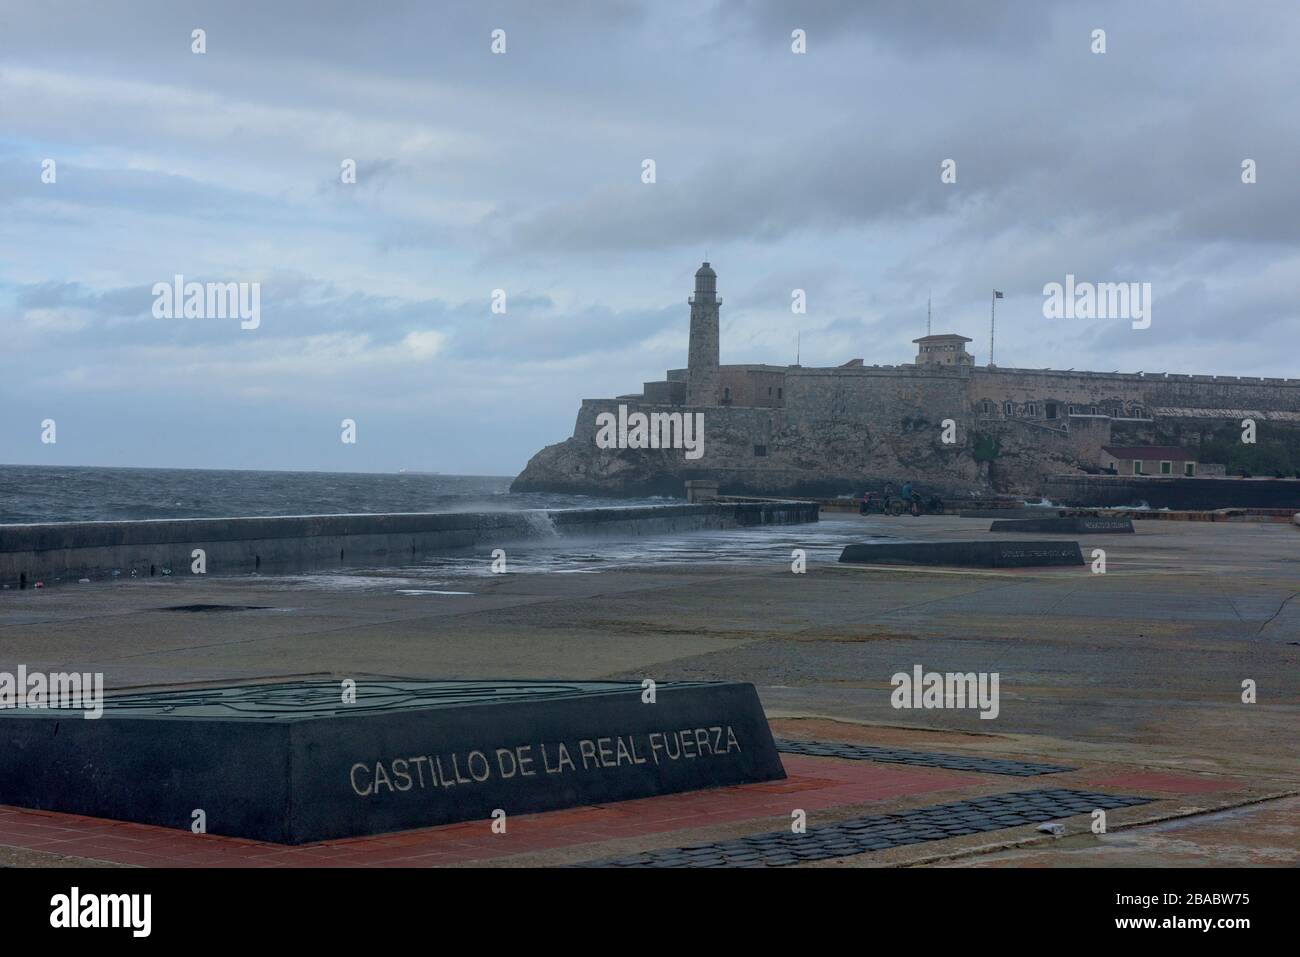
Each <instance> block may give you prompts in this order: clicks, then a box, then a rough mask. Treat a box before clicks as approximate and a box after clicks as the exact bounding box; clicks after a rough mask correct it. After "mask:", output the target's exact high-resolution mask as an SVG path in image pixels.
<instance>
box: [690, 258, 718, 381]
mask: <svg viewBox="0 0 1300 957" xmlns="http://www.w3.org/2000/svg"><path fill="white" fill-rule="evenodd" d="M687 302H689V303H690V304H691V345H690V350H689V351H688V353H687V359H686V369H687V372H686V404H687V405H717V404H718V378H719V376H718V362H719V357H718V307H720V306H721V305H722V300H721V299H719V298H718V274H717V273H716V272H714V271H713V267H712V266H710V265H709V264H708V263H707V262H706V263H705V264H704V265H703V266H701V267H700V268H699V269H698V270H696V272H695V295H693V296H691V298H690V299H688V300H687Z"/></svg>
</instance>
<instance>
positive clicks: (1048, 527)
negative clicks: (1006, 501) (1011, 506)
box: [989, 515, 1133, 535]
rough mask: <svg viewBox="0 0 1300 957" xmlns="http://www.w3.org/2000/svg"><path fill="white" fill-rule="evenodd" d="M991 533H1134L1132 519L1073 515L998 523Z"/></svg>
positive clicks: (993, 525) (990, 529)
mask: <svg viewBox="0 0 1300 957" xmlns="http://www.w3.org/2000/svg"><path fill="white" fill-rule="evenodd" d="M989 531H990V532H1046V533H1049V534H1050V533H1056V534H1060V535H1104V534H1115V533H1119V534H1123V533H1124V532H1130V533H1131V532H1132V531H1133V519H1131V518H1098V517H1096V516H1088V515H1073V516H1070V517H1067V518H1026V519H1015V520H1009V521H997V522H994V523H993V524H992V525H990V526H989Z"/></svg>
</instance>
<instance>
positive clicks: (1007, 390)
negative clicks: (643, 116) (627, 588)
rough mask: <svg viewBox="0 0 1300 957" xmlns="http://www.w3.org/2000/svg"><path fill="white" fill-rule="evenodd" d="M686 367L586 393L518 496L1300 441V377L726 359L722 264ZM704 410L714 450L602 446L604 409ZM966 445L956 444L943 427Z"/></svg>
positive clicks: (942, 482)
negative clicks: (1117, 450)
mask: <svg viewBox="0 0 1300 957" xmlns="http://www.w3.org/2000/svg"><path fill="white" fill-rule="evenodd" d="M688 302H689V304H690V308H691V312H690V346H689V353H688V358H687V367H686V368H685V369H672V370H669V371H668V373H667V375H666V377H665V378H664V379H662V380H659V381H654V382H646V383H644V386H643V389H642V391H641V392H640V393H637V394H633V395H621V396H617V397H615V398H612V399H584V400H583V401H582V407H581V409H580V410H579V412H578V419H577V424H576V425H575V427H574V431H573V436H572V437H571V438H569V439H567V440H565V441H564V442H561V443H558V444H556V445H551V446H547V447H546V448H544V449H542V450H541V451H540V452H538V453H537V454H536V455H535V456H533V458H532V460H531V461H529V463H528V465H527V467H526V468H525V469H524V471H523V472H522V473H521V474H520V475H519V477H518V478H517V479H516V480H515V482H514V485H513V486H512V487H513V489H514V490H516V491H563V492H579V493H583V494H590V495H612V496H625V495H629V496H632V495H670V496H681V495H682V494H683V485H684V482H685V481H687V480H690V479H704V480H711V481H717V482H718V483H719V486H720V491H721V492H722V493H723V494H755V495H815V496H831V495H841V494H847V493H858V492H861V491H862V490H864V489H866V488H879V487H882V486H883V485H884V484H885V483H894V484H895V485H900V484H901V483H902V482H905V481H908V480H911V481H914V482H916V483H917V484H918V486H919V487H921V488H924V489H927V490H930V489H932V490H935V491H938V492H939V493H940V494H944V495H949V496H956V495H961V496H966V495H978V494H982V493H989V492H1010V493H1019V494H1025V495H1035V494H1041V491H1042V486H1043V482H1044V480H1045V477H1046V476H1048V475H1052V474H1056V475H1060V474H1071V473H1074V474H1084V473H1087V472H1096V471H1097V470H1098V468H1099V466H1100V465H1101V463H1102V460H1103V452H1102V447H1103V446H1105V445H1109V444H1112V443H1119V444H1125V445H1142V444H1147V443H1163V444H1169V443H1171V442H1173V443H1179V442H1186V441H1194V440H1195V439H1196V437H1198V436H1205V435H1207V434H1209V433H1212V432H1214V431H1215V430H1222V429H1223V428H1225V427H1226V426H1233V427H1238V428H1239V427H1240V424H1241V421H1242V420H1243V419H1246V418H1252V419H1254V420H1255V421H1256V422H1257V423H1258V427H1259V429H1260V430H1261V431H1266V430H1270V429H1271V430H1273V432H1274V434H1279V433H1283V434H1287V435H1289V436H1291V439H1290V440H1291V441H1294V439H1295V438H1296V437H1298V436H1300V379H1271V378H1249V377H1240V378H1239V377H1235V376H1212V375H1175V374H1172V373H1169V374H1166V373H1150V372H1137V373H1119V372H1076V371H1074V370H1070V371H1066V372H1062V371H1057V370H1053V369H1014V368H1001V367H997V366H993V365H988V366H977V365H976V364H975V361H974V357H973V356H972V355H971V354H970V353H969V352H967V351H966V343H968V342H970V341H971V340H970V339H968V338H967V337H965V336H960V335H952V334H947V335H928V336H924V337H922V338H920V339H916V340H914V341H915V342H916V344H917V346H918V349H917V355H916V359H915V361H914V362H910V363H905V364H900V365H870V366H869V365H865V364H864V363H863V360H862V359H852V360H850V361H849V362H846V363H844V364H843V365H841V366H836V367H832V368H806V367H804V366H801V365H788V366H776V365H753V364H749V365H722V364H721V362H720V355H719V352H720V340H719V313H720V310H721V307H722V300H721V299H720V298H718V294H717V273H716V272H714V270H713V268H712V267H711V266H710V265H709V263H707V262H706V263H704V264H703V265H702V266H701V267H700V268H699V270H698V271H697V272H696V273H695V294H694V295H693V296H691V297H690V299H689V300H688ZM620 406H625V407H626V408H627V411H628V412H629V413H631V412H638V411H639V412H642V413H645V414H647V415H650V414H653V413H673V412H678V413H684V412H690V413H697V412H702V413H703V414H704V454H703V456H702V457H701V458H698V459H696V460H694V461H687V460H686V459H685V458H684V456H683V453H682V451H681V450H680V449H662V448H613V449H610V448H605V449H602V448H598V447H597V444H596V441H595V437H596V431H597V422H596V418H597V416H598V415H600V414H601V413H603V412H609V413H614V414H616V415H617V414H618V411H619V407H620ZM945 419H952V420H953V421H954V422H955V424H956V441H955V442H952V443H944V442H943V441H942V435H941V430H942V422H943V420H945Z"/></svg>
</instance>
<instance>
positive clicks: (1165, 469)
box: [1160, 462, 1174, 475]
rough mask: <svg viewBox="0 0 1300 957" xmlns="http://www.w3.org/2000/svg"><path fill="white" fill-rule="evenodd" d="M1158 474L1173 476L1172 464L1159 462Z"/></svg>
mask: <svg viewBox="0 0 1300 957" xmlns="http://www.w3.org/2000/svg"><path fill="white" fill-rule="evenodd" d="M1160 474H1161V475H1173V474H1174V463H1173V462H1161V463H1160Z"/></svg>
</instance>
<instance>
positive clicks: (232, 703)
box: [0, 679, 785, 844]
mask: <svg viewBox="0 0 1300 957" xmlns="http://www.w3.org/2000/svg"><path fill="white" fill-rule="evenodd" d="M784 777H785V770H784V769H783V768H782V766H781V761H780V758H779V757H778V755H777V752H776V747H775V745H774V744H773V741H772V734H771V731H770V730H769V729H768V725H767V721H766V719H765V717H764V715H763V710H762V707H761V705H760V704H759V700H758V695H757V693H756V692H755V690H754V687H753V685H750V684H732V683H710V682H670V683H660V684H659V685H658V686H657V687H656V688H655V702H654V703H645V702H643V692H642V687H641V685H640V683H637V682H616V681H573V682H570V681H407V680H389V679H362V680H358V682H357V689H356V703H355V704H345V703H343V688H342V683H341V682H339V681H318V680H313V681H296V682H287V683H278V684H259V685H243V686H238V687H223V688H206V689H192V688H191V689H179V690H177V689H172V690H165V691H153V692H147V693H141V694H123V695H111V696H108V697H106V699H105V708H104V714H103V717H101V718H99V719H96V720H87V719H85V718H84V717H83V716H82V713H81V712H78V711H61V710H42V709H5V710H0V803H2V804H10V805H17V806H20V807H31V808H39V809H42V810H51V811H65V812H71V813H75V814H86V815H92V816H95V817H107V818H116V819H120V820H126V821H138V822H142V823H147V824H157V825H162V826H165V827H177V828H186V829H188V828H190V825H191V821H192V815H193V812H194V811H196V810H202V811H203V812H204V816H205V817H206V821H207V830H208V832H210V833H214V834H225V835H232V836H238V837H246V838H254V839H257V840H263V841H274V842H278V843H285V844H299V843H304V842H309V841H319V840H325V839H329V838H340V837H353V836H358V835H365V834H378V833H382V832H386V831H395V830H401V829H405V828H415V827H424V826H429V825H435V824H448V823H452V822H456V821H467V820H484V821H487V820H489V819H490V818H491V816H492V813H493V811H495V810H497V809H500V810H503V811H505V813H506V814H507V815H508V816H510V815H517V814H528V813H533V812H537V811H547V810H552V809H556V808H564V807H572V806H574V805H582V804H598V803H603V802H608V801H622V800H628V799H630V798H639V797H648V796H651V795H656V794H670V793H674V792H679V791H689V790H695V789H699V788H709V787H718V786H723V785H730V784H742V783H746V782H751V781H770V780H776V779H780V778H784Z"/></svg>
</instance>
